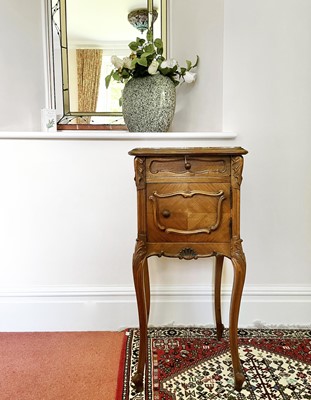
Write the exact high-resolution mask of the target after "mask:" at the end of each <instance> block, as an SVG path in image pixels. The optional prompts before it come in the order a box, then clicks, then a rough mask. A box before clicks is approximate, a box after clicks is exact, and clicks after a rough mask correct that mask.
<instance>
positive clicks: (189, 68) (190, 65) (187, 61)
mask: <svg viewBox="0 0 311 400" xmlns="http://www.w3.org/2000/svg"><path fill="white" fill-rule="evenodd" d="M186 64H187V71H190V70H191V67H192V63H191V61H189V60H186Z"/></svg>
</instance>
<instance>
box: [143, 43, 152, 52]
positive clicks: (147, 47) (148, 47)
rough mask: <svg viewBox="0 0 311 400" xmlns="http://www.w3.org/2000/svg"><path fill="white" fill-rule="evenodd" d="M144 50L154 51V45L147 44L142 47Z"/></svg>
mask: <svg viewBox="0 0 311 400" xmlns="http://www.w3.org/2000/svg"><path fill="white" fill-rule="evenodd" d="M144 52H145V53H154V46H153V44H152V43H151V44H148V46H146V47H144Z"/></svg>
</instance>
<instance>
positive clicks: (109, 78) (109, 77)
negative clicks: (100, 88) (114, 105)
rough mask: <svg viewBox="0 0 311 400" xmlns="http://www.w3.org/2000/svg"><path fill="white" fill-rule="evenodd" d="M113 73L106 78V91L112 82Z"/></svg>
mask: <svg viewBox="0 0 311 400" xmlns="http://www.w3.org/2000/svg"><path fill="white" fill-rule="evenodd" d="M112 74H113V71H111V72H110V74H109V75H107V76H106V78H105V84H106V89H108V87H109V84H110V81H111V77H112Z"/></svg>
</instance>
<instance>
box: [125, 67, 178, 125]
mask: <svg viewBox="0 0 311 400" xmlns="http://www.w3.org/2000/svg"><path fill="white" fill-rule="evenodd" d="M175 105H176V89H175V86H174V83H173V82H172V81H171V79H170V78H168V77H166V76H164V75H161V74H156V75H150V76H146V77H143V78H132V79H131V80H130V81H129V82H127V83H126V85H125V87H124V90H123V95H122V112H123V117H124V121H125V124H126V125H127V127H128V130H129V131H130V132H167V131H168V130H169V127H170V125H171V123H172V120H173V117H174V113H175Z"/></svg>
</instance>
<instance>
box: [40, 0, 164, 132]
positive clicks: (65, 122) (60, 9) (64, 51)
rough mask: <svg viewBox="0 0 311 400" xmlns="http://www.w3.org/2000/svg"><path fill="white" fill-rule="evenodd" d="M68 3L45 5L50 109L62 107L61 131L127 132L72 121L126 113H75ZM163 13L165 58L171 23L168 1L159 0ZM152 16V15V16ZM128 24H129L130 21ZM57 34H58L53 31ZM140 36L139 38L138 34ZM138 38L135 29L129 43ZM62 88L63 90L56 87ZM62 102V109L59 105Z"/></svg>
mask: <svg viewBox="0 0 311 400" xmlns="http://www.w3.org/2000/svg"><path fill="white" fill-rule="evenodd" d="M66 1H67V0H47V1H46V3H45V7H46V9H45V13H46V20H47V21H48V24H47V30H46V45H47V64H48V65H47V68H48V75H49V82H48V84H47V92H48V95H47V98H48V100H47V103H48V108H52V109H56V110H58V112H59V111H60V108H61V109H62V110H61V112H62V116H60V117H58V124H57V125H58V129H60V130H64V129H70V130H75V129H78V130H80V129H88V130H96V129H112V130H125V129H126V126H125V125H124V124H123V123H122V124H105V123H104V124H101V123H99V124H96V123H92V124H90V123H86V124H79V123H72V121H78V119H79V118H82V119H83V118H85V119H89V118H90V117H116V118H120V117H122V112H115V111H114V112H110V111H94V112H85V111H73V110H72V109H71V106H70V86H69V79H70V77H69V60H68V32H67V20H68V18H67V4H66ZM145 1H146V9H147V10H149V12H150V11H151V10H152V9H153V0H145ZM159 6H160V7H161V10H160V31H161V37H162V41H163V45H164V56H166V55H167V32H168V28H167V22H168V0H159ZM57 13H59V16H58V18H59V26H57V24H56V22H55V19H54V16H55V14H57ZM149 15H150V14H149ZM124 23H129V22H128V21H127V20H126V18H125V21H124ZM150 26H151V24H150V21H149V23H148V27H150ZM55 29H56V32H57V35H58V38H59V41H60V44H59V46H60V58H61V60H60V64H61V65H60V67H61V85H60V84H59V82H58V83H57V82H56V73H55V68H56V65H55V64H56V61H55V45H56V43H55V42H56V40H57V39H58V38H55ZM53 31H54V32H53ZM136 36H137V35H136ZM134 38H135V31H134V30H133V37H132V38H129V40H128V42H130V41H131V39H134ZM56 86H62V87H56ZM59 92H61V96H59ZM60 99H61V102H62V105H61V107H60V106H59V104H58V103H59V102H60Z"/></svg>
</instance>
